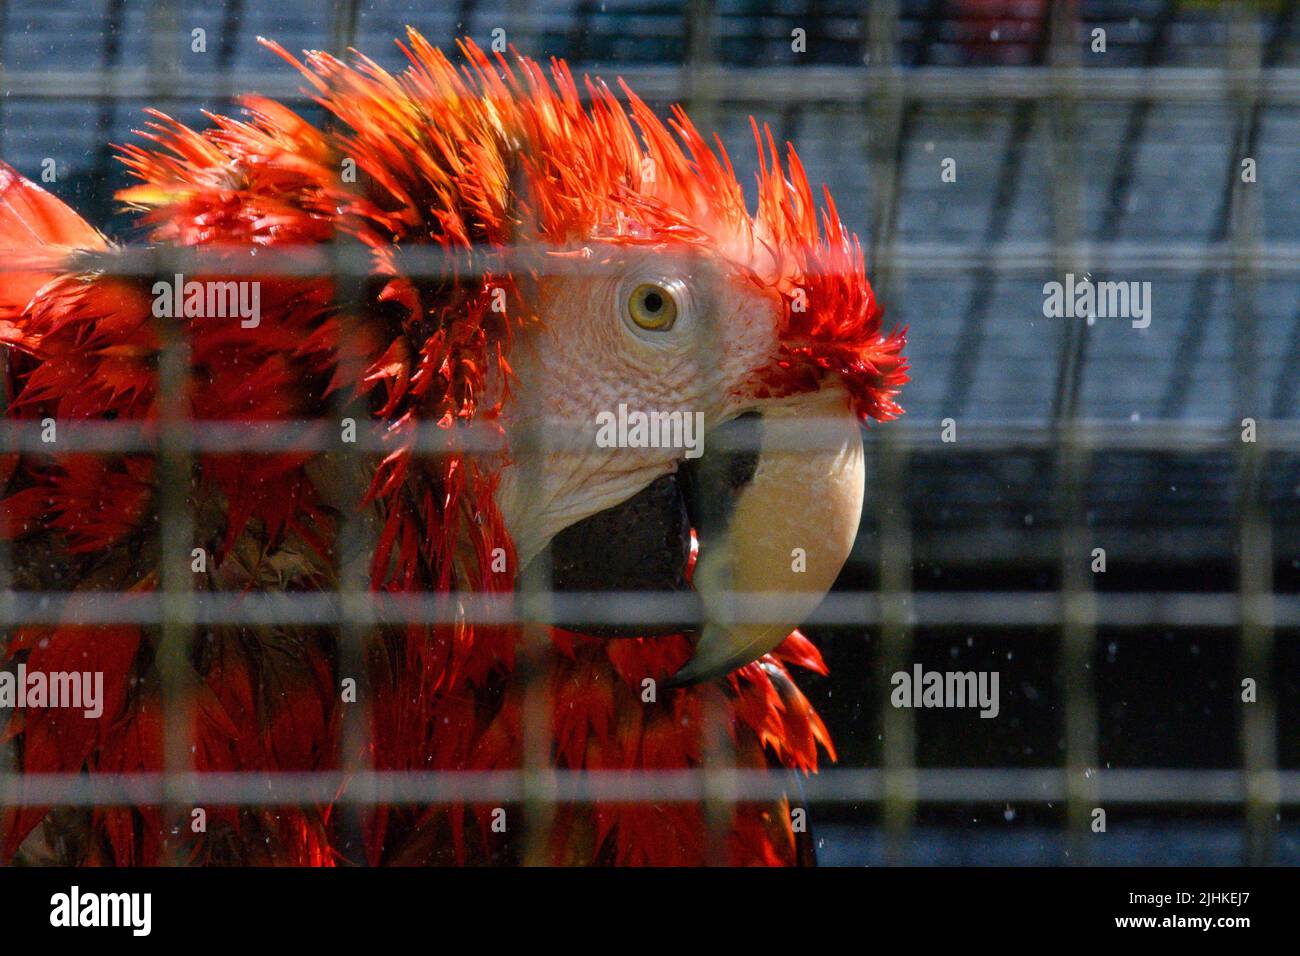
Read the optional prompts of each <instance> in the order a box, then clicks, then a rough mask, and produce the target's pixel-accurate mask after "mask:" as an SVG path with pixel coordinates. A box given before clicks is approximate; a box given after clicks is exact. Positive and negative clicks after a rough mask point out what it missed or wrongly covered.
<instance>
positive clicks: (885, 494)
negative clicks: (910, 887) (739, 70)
mask: <svg viewBox="0 0 1300 956" xmlns="http://www.w3.org/2000/svg"><path fill="white" fill-rule="evenodd" d="M900 15H901V14H900V11H899V6H898V3H897V2H896V0H885V2H881V3H873V4H871V5H870V7H869V8H868V9H867V11H866V15H865V19H864V22H863V27H864V30H865V41H866V43H865V52H864V55H863V62H864V64H865V65H866V80H867V84H868V88H869V89H871V90H872V91H873V92H874V95H872V96H869V97H868V98H867V103H868V110H867V116H866V119H867V123H868V137H869V139H868V142H869V155H868V162H869V165H870V170H871V183H872V223H871V243H870V251H871V257H870V260H869V262H868V264H867V265H868V269H869V270H870V273H871V277H872V284H873V287H874V288H875V289H876V292H877V296H878V297H879V298H880V299H881V301H886V302H888V301H890V299H891V298H892V295H893V293H894V292H895V291H896V290H897V288H898V281H897V277H896V275H895V263H894V238H895V232H896V228H897V210H898V195H899V191H900V185H899V183H900V177H901V175H902V170H901V164H902V149H903V145H904V143H903V135H904V129H903V109H904V101H903V93H902V90H901V88H900V87H899V86H898V85H897V84H896V83H892V82H890V79H889V76H890V71H891V70H893V68H894V67H895V65H896V64H897V62H898V28H899V18H900ZM873 444H874V448H875V452H876V456H875V459H876V468H877V481H876V485H875V493H876V515H877V522H878V527H879V535H880V537H879V546H880V553H879V568H880V581H879V587H880V612H881V621H880V642H881V676H882V680H881V687H882V693H881V698H880V699H881V705H880V706H881V714H880V726H881V732H882V734H883V739H882V750H881V761H882V764H883V766H884V782H885V788H884V803H883V806H882V808H881V810H882V823H883V826H884V834H885V841H884V846H885V861H886V862H887V863H890V864H899V863H904V862H906V861H907V859H908V855H909V846H908V841H909V838H910V836H911V832H912V827H913V826H914V824H915V821H916V807H917V800H916V718H915V715H914V713H913V711H912V709H911V708H899V707H893V706H892V705H891V704H890V693H889V687H890V675H892V674H894V673H897V672H898V671H902V670H906V669H908V668H909V667H910V666H911V665H910V658H911V657H912V654H913V644H912V641H913V634H912V628H911V614H910V611H911V591H912V522H911V515H910V512H909V504H908V499H907V491H906V489H907V475H908V471H909V468H910V465H911V455H910V448H909V447H908V444H907V439H906V436H905V434H904V433H903V432H902V431H901V430H900V429H897V428H891V427H890V426H888V425H885V426H883V427H882V428H880V429H879V431H878V432H877V433H876V437H875V441H874V443H873Z"/></svg>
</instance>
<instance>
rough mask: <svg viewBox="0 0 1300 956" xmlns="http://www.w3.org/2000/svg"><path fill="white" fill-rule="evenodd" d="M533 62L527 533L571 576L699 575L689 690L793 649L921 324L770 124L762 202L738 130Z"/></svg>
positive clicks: (835, 566)
mask: <svg viewBox="0 0 1300 956" xmlns="http://www.w3.org/2000/svg"><path fill="white" fill-rule="evenodd" d="M471 55H472V53H471ZM523 70H524V72H525V75H526V85H527V87H528V89H529V95H528V97H527V100H526V101H527V102H528V103H530V104H532V106H533V111H532V112H531V114H530V115H531V116H532V117H535V118H534V119H533V120H532V121H531V122H525V123H524V124H522V125H523V126H524V128H525V129H526V130H527V131H528V134H527V146H526V148H525V149H524V151H523V154H522V156H523V158H522V163H521V169H522V175H520V176H519V179H520V180H521V181H522V188H521V189H520V190H519V191H518V195H517V199H516V202H517V208H518V209H519V210H520V212H519V213H518V217H517V218H518V221H519V222H520V223H521V224H522V225H523V227H524V234H523V237H522V238H523V241H526V242H535V243H539V244H544V246H545V248H546V250H547V251H546V252H545V253H544V254H543V255H542V256H541V257H540V264H539V267H538V269H537V270H536V271H535V272H534V273H533V274H532V275H530V277H529V279H528V281H527V282H526V283H523V284H521V288H520V293H521V297H522V298H523V299H524V300H525V301H526V302H528V306H529V311H530V313H532V315H533V316H535V321H526V322H524V323H523V324H522V326H521V327H520V328H519V330H518V331H517V333H516V334H515V336H514V339H513V342H512V346H511V349H510V352H509V364H510V366H511V368H512V370H513V373H514V380H513V385H512V389H511V394H510V397H509V401H508V402H506V403H505V404H504V405H503V407H502V418H503V422H504V424H505V428H506V431H507V434H508V436H509V437H510V439H511V444H512V447H515V448H517V449H519V452H518V453H517V454H516V456H515V457H514V459H513V462H512V464H511V465H510V466H509V467H508V468H507V469H506V470H505V471H504V473H503V475H502V483H501V486H500V490H499V500H500V503H501V507H502V511H503V515H504V517H505V521H506V525H507V527H508V529H509V531H510V533H511V535H512V537H513V540H514V543H515V547H516V549H517V552H518V555H519V557H520V560H521V563H523V564H526V563H527V562H529V561H530V560H534V559H536V558H537V556H539V555H541V554H543V552H545V553H546V555H547V560H548V562H549V567H550V576H551V581H552V582H553V584H554V585H555V586H556V587H557V588H559V589H562V590H576V591H585V592H591V591H601V590H615V591H626V590H637V589H647V588H648V589H654V590H660V591H662V590H680V589H685V588H687V587H691V588H693V589H694V591H696V592H697V593H698V595H699V599H700V602H701V604H702V611H703V619H704V624H703V626H702V627H700V628H699V629H698V640H697V643H696V645H695V652H694V656H693V658H692V659H691V661H690V662H689V663H687V665H686V666H685V667H684V668H683V669H682V670H681V671H679V672H678V674H677V675H676V677H675V681H676V682H679V683H689V682H696V681H700V680H704V679H707V678H711V677H715V676H719V675H722V674H725V673H727V672H729V671H731V670H733V669H735V668H736V667H739V666H741V665H743V664H745V663H748V662H749V661H751V660H754V659H756V658H758V657H760V656H762V655H763V654H765V653H767V652H768V651H770V650H771V649H773V648H774V647H775V646H776V645H777V644H779V643H780V642H781V641H782V640H784V638H785V637H786V636H787V635H788V634H789V633H790V632H791V630H793V629H794V628H795V627H797V626H798V625H799V624H800V623H801V621H802V620H803V619H804V618H805V617H806V616H807V615H808V613H809V612H810V611H812V610H813V609H814V608H815V607H816V605H817V604H818V603H819V602H820V601H821V599H822V597H823V596H824V595H825V593H826V592H827V591H828V590H829V589H830V587H831V585H832V583H833V582H834V580H835V578H836V576H837V575H838V574H839V572H840V569H841V567H842V566H843V564H844V562H845V560H846V558H847V557H848V555H849V551H850V549H851V547H852V544H853V541H854V539H855V536H856V533H857V529H858V523H859V519H860V517H861V511H862V502H863V493H864V487H863V486H864V468H863V449H862V441H861V434H860V424H861V423H862V422H863V421H865V420H866V419H867V418H869V417H874V418H877V419H882V420H884V419H889V418H892V417H894V416H895V415H897V414H899V413H900V411H901V409H899V407H898V406H897V405H896V404H895V401H894V398H895V396H896V394H897V393H898V390H899V389H900V387H901V386H902V384H903V383H904V382H905V381H906V363H905V361H904V359H903V356H902V348H903V344H904V339H903V334H902V333H901V332H898V333H894V334H893V335H885V334H882V331H881V323H880V313H879V309H878V307H877V304H876V301H875V299H874V296H873V294H872V289H871V286H870V285H869V283H868V281H867V278H866V275H865V272H864V267H863V257H862V253H861V250H860V248H859V245H858V242H857V239H856V237H854V236H852V235H850V234H849V233H848V232H847V231H846V230H845V229H844V227H843V225H842V224H841V222H840V220H839V217H838V215H837V213H836V210H835V205H834V202H833V200H832V199H831V198H830V194H829V192H825V191H824V196H825V204H824V207H823V208H822V209H820V210H819V209H818V208H817V204H816V202H815V200H814V196H813V192H812V190H811V189H810V187H809V184H808V180H807V177H806V175H805V173H804V170H803V168H802V166H801V164H800V162H799V158H798V156H797V155H796V153H795V151H794V149H793V147H790V146H787V150H786V161H785V162H784V163H782V162H781V158H780V156H779V154H778V151H777V149H776V146H775V144H774V143H773V142H772V137H771V134H770V133H769V132H768V131H767V130H766V129H764V130H763V132H762V133H760V131H759V128H758V126H757V124H754V138H755V142H756V145H757V147H758V151H759V167H760V168H759V172H758V176H757V180H758V182H757V210H756V211H755V212H753V213H751V212H750V211H749V209H748V208H747V206H746V201H745V197H744V194H743V190H742V188H741V186H740V184H739V183H738V182H737V179H736V176H735V174H734V172H733V170H732V167H731V164H730V162H729V160H728V158H727V154H726V152H725V150H724V149H723V147H722V144H721V142H720V141H718V142H717V147H716V149H711V148H710V147H709V145H708V144H707V143H706V142H705V141H704V140H703V138H702V137H701V136H700V134H699V133H698V132H697V131H696V129H695V127H694V126H693V125H692V124H691V121H690V120H689V119H688V117H687V116H686V114H685V113H684V112H683V111H682V110H681V109H674V110H673V113H672V118H671V120H670V121H669V122H668V123H667V124H665V123H663V122H661V121H660V120H659V118H658V117H657V116H656V115H655V114H654V113H653V112H652V111H651V110H650V109H649V108H648V107H647V106H646V105H645V104H644V103H643V102H641V101H640V100H639V99H638V98H637V97H636V96H635V95H634V94H633V93H632V92H631V91H630V90H627V89H626V87H625V88H624V92H625V94H626V97H627V99H628V101H629V102H630V115H629V113H628V112H627V111H625V110H624V108H623V107H622V106H621V105H620V103H619V102H618V100H617V99H616V98H615V97H614V96H613V95H612V94H611V92H610V91H609V90H608V88H606V87H605V86H603V85H600V84H595V83H591V82H588V84H587V88H588V93H589V97H588V99H589V100H590V105H588V106H586V107H584V106H582V105H580V102H579V97H578V95H577V92H576V89H575V86H574V84H573V81H572V79H571V77H570V76H569V74H568V72H567V71H566V70H565V69H564V67H563V65H562V64H555V65H553V68H552V77H551V83H553V84H554V89H555V91H556V92H555V93H554V94H551V93H550V90H551V89H552V86H551V83H548V82H547V80H546V79H544V78H543V76H542V74H541V72H540V70H538V69H537V68H536V67H535V66H533V65H532V64H530V63H527V62H525V63H524V64H523ZM539 104H540V106H539ZM693 539H694V540H693ZM693 547H695V548H697V554H696V559H695V563H694V565H693V573H691V574H689V575H688V573H687V568H688V565H690V563H691V560H692V559H691V555H692V548H693ZM688 578H689V580H688ZM747 594H756V595H759V596H761V597H763V598H766V599H767V600H766V601H765V602H764V603H762V604H761V606H760V607H758V608H755V606H754V605H753V602H752V600H751V602H750V603H749V604H748V605H747V604H746V601H745V597H744V596H745V595H747ZM756 610H757V613H755V611H756ZM603 633H606V634H610V635H612V636H619V634H620V633H621V634H623V635H625V636H631V635H637V634H646V633H647V628H646V627H645V626H644V625H643V624H640V623H638V622H634V621H629V622H628V624H627V626H626V627H625V628H623V629H622V630H621V631H620V630H619V629H618V628H605V629H603Z"/></svg>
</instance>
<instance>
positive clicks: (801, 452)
mask: <svg viewBox="0 0 1300 956" xmlns="http://www.w3.org/2000/svg"><path fill="white" fill-rule="evenodd" d="M801 423H806V424H807V428H806V430H805V429H804V428H803V427H801ZM758 430H759V432H760V434H765V435H767V436H769V437H768V440H767V441H763V442H762V445H763V447H762V449H761V451H760V452H759V454H758V457H757V463H756V466H755V467H754V468H753V473H752V478H750V480H749V481H748V482H747V483H745V484H744V485H743V486H742V487H740V488H738V489H736V490H735V491H734V498H733V500H732V501H731V502H730V505H729V507H728V508H727V509H725V513H724V514H723V516H722V517H721V518H720V519H719V520H718V521H717V524H718V525H719V527H715V528H712V529H709V528H705V529H697V530H698V531H699V532H700V551H699V560H698V563H697V564H696V567H695V575H694V586H695V590H696V591H697V592H698V593H699V595H700V598H701V601H702V603H703V606H704V617H705V623H704V625H703V627H702V628H701V630H700V636H699V639H698V641H697V643H696V645H695V653H694V656H693V657H692V658H691V659H690V660H689V661H688V662H687V663H686V665H685V666H684V667H683V668H682V669H681V670H679V671H678V672H677V673H676V674H675V675H674V676H673V679H672V683H673V684H674V685H682V684H694V683H699V682H701V681H705V680H709V679H711V678H714V677H719V676H722V675H724V674H728V673H730V672H731V671H733V670H735V669H736V668H738V667H741V666H743V665H745V664H747V663H749V662H750V661H753V660H756V659H757V658H759V657H762V656H763V655H764V654H766V653H767V652H769V651H771V650H772V649H773V648H775V647H776V646H777V645H778V644H780V643H781V642H782V641H783V640H785V638H786V637H787V636H788V635H789V634H790V632H791V631H792V630H794V629H795V628H796V627H798V626H799V625H800V624H801V623H802V622H803V621H804V620H805V619H806V618H807V617H808V615H809V614H811V613H812V611H814V610H815V609H816V607H817V605H818V604H820V603H821V601H822V598H823V597H824V596H825V595H826V593H827V592H828V591H829V590H830V588H831V585H832V584H833V583H834V582H835V579H836V577H838V575H839V573H840V569H841V568H842V567H843V566H844V562H845V561H846V560H847V559H848V556H849V552H850V550H851V549H852V547H853V541H854V539H855V537H856V536H857V531H858V522H859V520H860V519H861V516H862V496H863V487H864V464H863V452H862V436H861V432H860V430H859V425H858V419H857V416H856V415H854V414H853V412H852V411H851V409H850V407H849V401H848V397H847V395H846V393H845V392H844V390H843V389H842V388H840V387H826V388H823V389H822V390H821V391H818V392H815V393H812V394H809V395H806V396H802V397H800V398H799V399H797V400H794V401H791V402H788V403H782V404H779V405H774V406H773V407H771V408H768V409H766V410H765V411H764V412H763V415H762V420H761V425H760V426H759V427H758ZM800 434H802V435H804V436H805V437H807V438H808V439H809V440H808V441H807V442H806V443H792V442H791V441H789V438H790V437H791V436H792V435H793V436H798V435H800ZM783 439H784V440H783ZM799 444H805V445H806V447H798V445H799ZM792 445H793V447H792ZM705 449H706V450H705V455H706V458H707V456H708V454H709V452H708V438H707V436H706V439H705Z"/></svg>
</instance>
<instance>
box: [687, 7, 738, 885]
mask: <svg viewBox="0 0 1300 956" xmlns="http://www.w3.org/2000/svg"><path fill="white" fill-rule="evenodd" d="M717 15H718V13H717V8H716V2H715V0H689V2H688V3H687V6H686V13H685V24H684V25H685V28H686V36H685V43H686V46H685V50H684V51H683V61H684V69H683V74H684V78H685V82H686V90H685V94H686V98H687V101H688V108H689V109H690V112H691V115H692V118H693V120H694V122H695V124H696V125H697V126H698V127H700V128H702V129H707V128H709V127H712V126H715V125H716V122H717V104H716V103H715V102H714V100H713V95H712V92H711V88H710V87H709V86H708V84H705V83H703V82H702V77H703V76H704V75H705V74H706V73H707V72H708V71H709V70H710V69H711V68H712V67H713V65H714V63H715V58H716V55H717V50H716V47H715V43H714V27H715V18H716V17H717ZM705 90H710V92H708V93H705V92H704V91H705ZM710 318H711V319H712V318H714V317H713V316H710ZM723 334H724V333H723V331H722V329H720V328H718V326H717V325H716V324H715V323H714V322H712V321H711V322H709V323H707V324H706V325H705V326H704V328H703V331H702V346H701V349H700V352H701V354H703V355H706V356H709V357H710V361H708V362H705V363H702V367H703V368H715V367H717V365H718V357H720V356H721V354H722V339H723ZM704 461H706V462H707V461H709V459H704ZM712 531H713V529H709V528H703V529H700V528H697V529H696V532H697V533H698V534H699V535H700V536H701V538H703V539H705V540H707V539H708V538H710V537H711V536H712V534H711V533H712ZM728 588H730V583H728ZM698 693H699V695H700V713H701V718H700V720H701V726H700V734H701V738H702V739H701V747H700V752H701V755H702V756H701V767H700V769H701V773H702V776H703V780H704V821H705V840H706V843H705V853H704V859H705V862H706V864H708V865H710V866H725V865H726V864H727V863H728V851H727V838H728V836H729V835H730V833H731V827H732V820H733V819H734V817H735V813H736V802H737V799H738V797H739V796H741V795H740V794H737V793H736V792H735V790H734V788H731V787H729V786H727V785H726V784H725V781H727V780H728V777H729V772H730V771H731V770H733V769H734V768H735V760H736V755H735V751H734V748H733V747H732V742H731V735H730V732H729V727H728V720H729V717H728V712H727V701H726V698H725V692H724V691H722V690H721V688H720V686H719V682H717V681H713V682H710V683H708V684H704V685H701V686H700V687H699V689H698Z"/></svg>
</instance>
